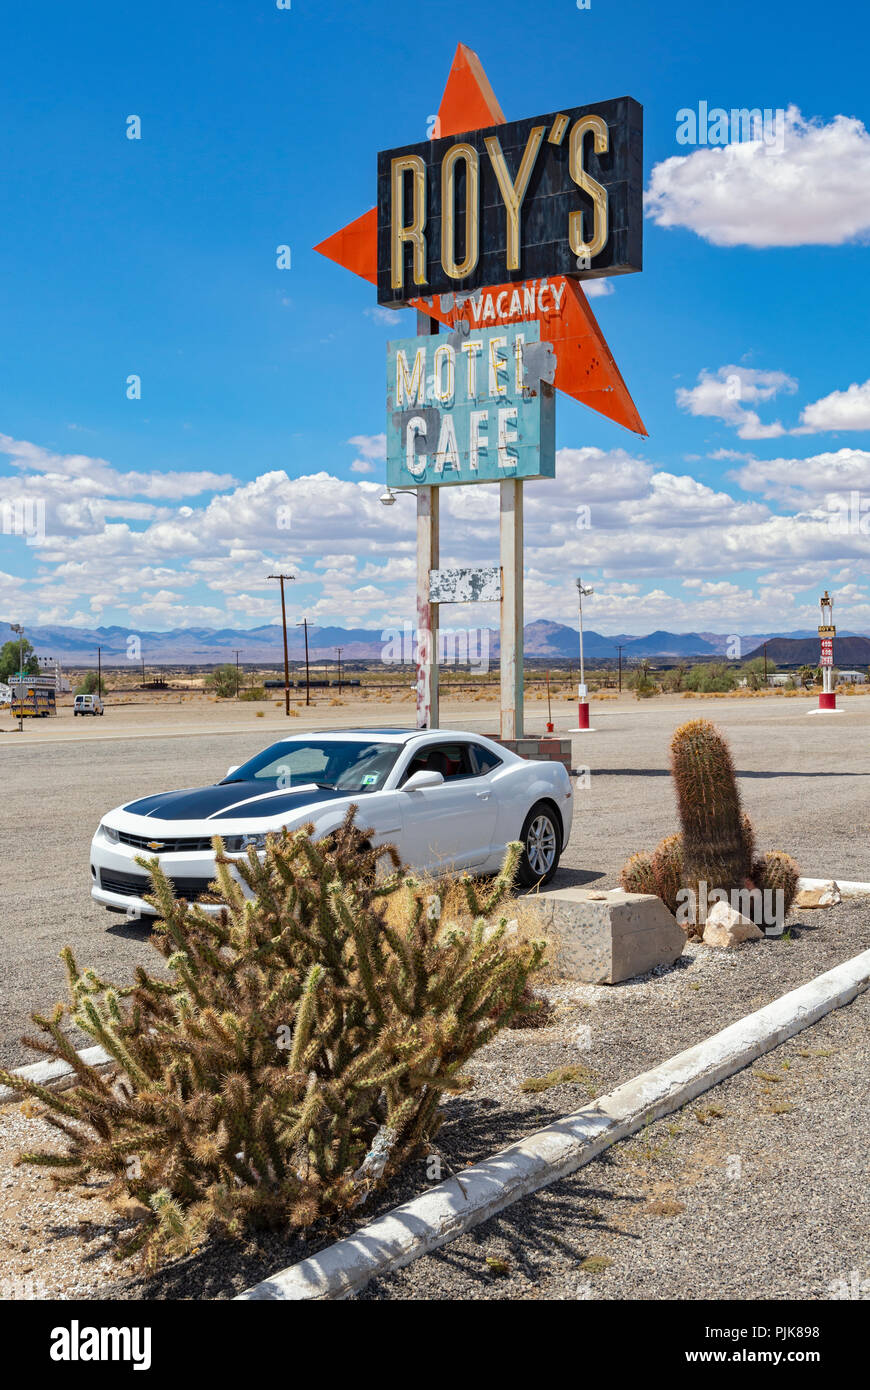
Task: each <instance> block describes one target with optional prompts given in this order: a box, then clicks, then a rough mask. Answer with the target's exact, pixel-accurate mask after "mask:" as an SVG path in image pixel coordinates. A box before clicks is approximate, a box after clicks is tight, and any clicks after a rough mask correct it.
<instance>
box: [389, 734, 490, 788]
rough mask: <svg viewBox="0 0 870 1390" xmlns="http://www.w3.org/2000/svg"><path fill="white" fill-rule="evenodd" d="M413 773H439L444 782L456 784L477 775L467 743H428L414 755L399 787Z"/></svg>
mask: <svg viewBox="0 0 870 1390" xmlns="http://www.w3.org/2000/svg"><path fill="white" fill-rule="evenodd" d="M415 772H440V773H441V776H442V777H443V778H444V781H445V782H457V781H460V780H461V779H462V778H463V777H476V776H477V775H478V774H477V772H476V770H475V769H474V767H473V766H472V763H471V759H470V758H469V750H468V744H467V743H430V744H429V746H428V747H427V748H421V749H420V751H419V753H415V754H414V756H413V758H412V759H411V761H410V762H409V764H408V766H407V768H406V769H405V771H404V773H403V775H402V780H401V782H400V783H399V785H400V786H404V784H405V783H406V782H407V780H408V778H409V777H413V775H414V773H415Z"/></svg>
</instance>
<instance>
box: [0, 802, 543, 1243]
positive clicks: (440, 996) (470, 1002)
mask: <svg viewBox="0 0 870 1390" xmlns="http://www.w3.org/2000/svg"><path fill="white" fill-rule="evenodd" d="M354 811H355V808H351V810H350V811H349V812H348V815H347V817H346V819H345V821H344V823H343V824H342V826H341V827H340V828H339V829H338V830H337V831H336V832H335V833H334V834H332V835H331V836H329V837H328V838H327V839H324V840H321V841H319V842H315V841H313V840H312V838H311V830H312V827H310V826H308V827H306V828H305V829H304V830H301V831H298V832H296V833H293V834H288V833H287V832H284V834H283V835H282V836H280V837H270V838H269V841H268V848H267V850H266V854H265V858H264V861H263V862H262V863H261V862H260V860H259V859H258V857H257V855H256V852H255V851H254V850H253V849H251V850H250V851H249V853H248V856H247V858H246V859H239V858H235V857H234V858H229V857H228V856H227V855H226V854H225V853H224V850H223V847H222V845H221V843H220V841H215V844H216V848H217V851H218V853H217V883H216V885H215V888H216V892H215V898H214V900H215V901H216V902H222V903H223V904H224V910H223V911H222V912H220V913H219V914H218V915H210V914H208V913H206V912H204V911H203V910H202V908H201V907H198V906H194V907H188V905H187V904H186V903H185V902H183V901H182V902H177V901H176V900H175V898H174V896H173V892H172V888H171V885H170V883H169V881H168V880H167V879H166V877H165V876H164V875H163V873H162V872H161V870H160V868H159V864H158V861H157V860H156V859H155V860H142V861H140V862H142V863H143V865H144V866H145V867H147V868H148V869H149V871H150V873H151V876H152V880H153V895H152V897H151V901H152V902H153V903H154V904H155V906H156V907H157V908H158V909H159V911H160V913H161V915H162V922H160V924H159V925H158V927H157V929H156V932H155V934H154V936H153V937H152V944H153V945H155V946H156V948H157V949H158V951H159V952H160V953H161V955H162V956H164V957H165V959H166V965H167V967H168V971H169V979H168V980H167V979H166V978H165V976H164V975H163V974H161V975H159V976H155V975H151V974H149V973H148V971H147V970H145V969H144V968H142V967H139V968H138V969H137V970H136V973H135V982H134V983H133V984H132V985H130V986H128V987H125V988H116V987H115V986H113V985H112V984H110V983H109V982H107V981H105V980H102V979H99V978H98V977H97V975H96V974H95V973H94V972H93V971H89V970H86V971H80V970H79V968H78V966H77V964H76V962H75V960H74V958H73V955H72V952H71V951H70V950H69V949H67V950H66V951H65V952H64V953H63V954H64V958H65V961H66V965H67V970H68V975H69V988H70V996H71V1004H70V1005H68V1006H67V1007H66V1008H64V1006H63V1005H58V1006H57V1008H56V1010H55V1012H54V1013H53V1015H52V1016H51V1017H50V1018H45V1017H42V1016H40V1015H34V1021H35V1022H36V1023H37V1024H38V1025H39V1027H40V1029H41V1030H42V1032H43V1033H44V1034H47V1035H48V1038H47V1039H44V1038H43V1039H38V1040H33V1039H32V1040H29V1042H30V1045H31V1046H34V1047H37V1048H39V1050H40V1051H42V1052H44V1053H46V1054H47V1055H48V1056H51V1057H62V1058H63V1059H64V1060H66V1061H68V1062H69V1063H70V1064H71V1065H72V1066H73V1067H74V1068H75V1071H76V1073H77V1076H78V1085H77V1086H76V1087H75V1088H74V1089H73V1090H71V1091H66V1092H64V1093H63V1094H58V1093H56V1092H53V1091H50V1090H47V1089H46V1088H44V1087H41V1086H38V1085H35V1084H33V1083H29V1082H25V1081H22V1080H21V1078H17V1077H14V1076H12V1075H10V1074H9V1073H8V1072H0V1080H2V1081H3V1082H4V1083H5V1084H6V1085H10V1086H12V1087H14V1088H15V1089H17V1090H18V1091H19V1092H20V1093H22V1094H28V1095H32V1096H35V1097H37V1098H38V1099H39V1100H40V1101H42V1102H43V1104H44V1105H45V1107H46V1118H47V1119H48V1120H49V1121H50V1123H52V1124H53V1125H54V1126H55V1127H56V1128H57V1129H58V1130H59V1131H61V1133H62V1134H63V1135H64V1136H65V1137H66V1141H67V1142H66V1148H65V1150H64V1151H63V1152H61V1153H33V1154H27V1155H24V1156H23V1157H24V1158H25V1160H26V1161H29V1162H32V1163H41V1164H44V1165H47V1166H49V1167H50V1168H51V1169H52V1172H53V1174H54V1175H55V1178H56V1180H57V1181H59V1182H61V1183H63V1184H67V1185H73V1184H78V1183H83V1182H85V1181H87V1180H88V1178H89V1176H90V1175H92V1174H107V1175H109V1177H110V1179H111V1183H110V1186H109V1189H108V1195H109V1196H114V1195H120V1194H122V1193H126V1194H128V1195H129V1196H130V1197H133V1198H135V1199H138V1201H139V1202H141V1203H143V1204H144V1205H145V1206H146V1207H147V1208H148V1210H149V1212H150V1216H149V1217H148V1218H147V1219H145V1220H144V1221H143V1222H142V1224H141V1226H140V1227H139V1228H138V1229H137V1230H136V1232H135V1233H134V1234H133V1236H132V1238H131V1239H130V1240H128V1241H127V1242H126V1244H124V1245H122V1247H121V1253H122V1254H130V1253H132V1252H133V1251H135V1250H137V1249H138V1250H143V1251H144V1254H145V1257H146V1263H147V1265H148V1266H149V1267H153V1265H154V1264H155V1263H156V1262H157V1260H158V1258H159V1256H160V1254H161V1252H162V1251H163V1250H165V1249H168V1250H183V1249H188V1248H190V1247H191V1245H192V1244H193V1243H194V1242H195V1241H196V1240H198V1239H200V1238H202V1237H203V1236H204V1235H207V1234H208V1233H210V1232H212V1231H221V1232H224V1233H229V1234H239V1233H241V1232H242V1230H243V1229H244V1227H245V1225H246V1224H247V1223H248V1222H249V1221H256V1222H258V1223H260V1224H263V1223H268V1224H276V1225H283V1224H290V1225H295V1226H307V1225H309V1224H310V1223H311V1222H313V1221H315V1220H317V1219H318V1218H320V1217H324V1216H325V1217H329V1216H332V1215H334V1214H336V1213H338V1212H340V1211H342V1210H344V1209H346V1208H348V1207H350V1206H352V1205H354V1204H356V1203H357V1202H359V1201H360V1200H362V1199H363V1198H364V1197H365V1196H366V1195H367V1193H368V1192H369V1191H370V1190H371V1189H372V1188H373V1187H375V1186H377V1185H378V1184H380V1183H383V1182H384V1181H386V1180H387V1179H388V1178H389V1177H390V1176H391V1175H392V1174H393V1173H394V1172H395V1171H396V1169H397V1168H398V1167H399V1166H400V1165H401V1164H402V1163H403V1162H404V1161H405V1160H406V1159H407V1158H408V1157H409V1156H410V1155H411V1154H412V1153H413V1152H414V1151H415V1150H416V1149H417V1148H418V1147H419V1146H420V1145H421V1144H422V1143H423V1142H424V1141H425V1140H426V1139H427V1138H429V1137H430V1136H432V1135H433V1134H434V1133H435V1131H436V1129H437V1127H438V1123H439V1113H438V1110H439V1103H440V1101H441V1098H442V1096H443V1094H444V1093H445V1092H448V1091H455V1090H461V1089H463V1088H464V1086H465V1085H466V1084H467V1083H466V1082H464V1080H463V1078H462V1068H463V1067H464V1066H465V1064H466V1063H467V1061H468V1059H469V1057H471V1055H472V1054H473V1053H474V1052H476V1051H477V1050H478V1048H480V1047H482V1046H483V1045H484V1044H485V1043H486V1042H487V1041H488V1040H489V1039H490V1038H491V1037H492V1036H493V1034H494V1033H495V1032H497V1031H498V1030H499V1029H500V1028H503V1027H505V1026H507V1025H509V1024H510V1023H511V1022H512V1021H514V1020H515V1019H516V1018H517V1017H519V1016H520V1015H521V1014H523V1013H524V1012H525V1011H527V1010H530V1009H532V1008H533V1007H534V1006H533V1005H531V1004H530V1003H529V1002H528V992H527V985H528V981H529V979H530V976H531V975H532V974H533V972H534V971H535V970H537V969H538V967H539V966H540V965H541V963H542V958H543V951H544V945H543V943H542V942H520V941H513V940H511V941H509V940H507V939H506V928H507V923H506V921H505V920H504V919H501V920H492V917H493V914H494V913H495V912H496V910H497V909H498V907H499V905H500V904H501V902H502V901H503V899H504V898H505V896H506V895H507V893H508V892H509V890H510V888H511V885H512V882H513V877H514V874H515V871H516V866H517V862H518V858H519V854H520V852H521V846H519V845H512V846H511V847H510V850H509V853H508V856H507V860H506V863H505V866H504V869H503V871H502V873H501V875H500V876H499V878H498V879H497V880H496V881H495V882H494V884H493V885H492V886H491V888H490V889H489V890H488V892H487V893H486V896H485V897H484V898H479V897H478V896H477V894H476V892H475V889H474V887H473V885H472V884H471V883H470V882H467V884H466V897H467V902H468V907H469V912H470V913H471V914H474V915H475V918H476V919H475V920H473V924H472V925H469V926H462V925H460V924H458V923H445V922H443V921H442V920H441V913H440V910H439V908H440V901H441V899H440V894H439V890H437V889H436V891H435V899H437V901H435V900H433V894H432V892H431V886H429V887H428V888H427V892H426V894H425V895H424V893H423V891H422V890H421V888H420V886H419V885H418V884H416V883H415V882H414V881H413V880H410V879H409V878H408V877H407V876H406V875H405V874H404V873H403V871H402V870H400V869H399V868H398V861H397V858H396V855H395V852H394V851H389V852H388V853H389V856H390V857H391V858H392V867H393V872H392V873H391V874H390V875H389V877H387V878H384V879H382V880H380V881H379V880H378V877H377V873H376V864H377V861H378V858H379V855H383V853H384V852H383V851H373V850H371V849H370V848H369V847H368V846H367V844H366V842H365V838H364V835H363V834H362V833H361V832H360V831H359V830H358V829H356V828H355V826H354V824H353V818H354ZM232 869H234V870H235V871H236V873H237V874H238V875H239V877H240V878H241V879H242V880H243V881H244V883H245V884H246V885H247V886H248V888H249V889H250V890H251V892H252V893H253V894H254V897H253V899H252V898H248V897H246V896H245V894H244V893H243V891H242V888H241V886H240V884H239V882H238V880H237V879H236V877H234V875H233V873H232V872H231V870H232ZM396 894H400V895H403V898H404V910H403V911H402V912H401V913H399V914H398V921H399V925H396V919H397V914H396V913H395V912H391V913H390V914H389V915H390V918H391V919H392V920H391V921H390V920H388V919H387V917H388V915H387V912H386V903H387V900H388V899H390V898H392V897H393V896H394V895H396ZM469 920H471V918H469ZM65 1015H69V1017H70V1018H71V1019H72V1021H73V1022H74V1023H75V1024H77V1026H78V1027H79V1028H81V1029H82V1030H83V1031H84V1032H86V1033H89V1034H90V1036H91V1037H92V1038H93V1039H94V1040H95V1041H96V1042H99V1043H101V1044H102V1046H103V1047H104V1048H105V1049H106V1050H107V1051H108V1052H109V1053H110V1054H111V1056H112V1057H114V1059H115V1061H116V1063H117V1074H116V1076H115V1078H114V1079H107V1078H106V1077H104V1076H101V1075H100V1074H99V1073H97V1072H96V1071H94V1070H93V1069H92V1068H91V1067H88V1066H86V1065H85V1064H84V1063H83V1062H82V1060H81V1058H79V1057H78V1055H77V1054H76V1052H75V1050H74V1049H73V1046H72V1044H71V1043H70V1041H69V1039H68V1038H67V1036H66V1034H65V1032H64V1031H63V1026H62V1025H63V1021H64V1017H65Z"/></svg>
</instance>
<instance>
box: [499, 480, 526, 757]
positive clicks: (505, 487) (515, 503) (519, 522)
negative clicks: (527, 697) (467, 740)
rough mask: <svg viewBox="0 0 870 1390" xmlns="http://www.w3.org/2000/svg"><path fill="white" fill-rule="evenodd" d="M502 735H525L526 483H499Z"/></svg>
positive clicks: (518, 481) (511, 736)
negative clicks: (524, 503)
mask: <svg viewBox="0 0 870 1390" xmlns="http://www.w3.org/2000/svg"><path fill="white" fill-rule="evenodd" d="M499 534H500V543H501V569H502V585H501V656H500V668H501V737H502V738H503V739H517V738H522V736H523V484H522V479H521V478H509V479H504V480H503V481H502V482H501V483H499Z"/></svg>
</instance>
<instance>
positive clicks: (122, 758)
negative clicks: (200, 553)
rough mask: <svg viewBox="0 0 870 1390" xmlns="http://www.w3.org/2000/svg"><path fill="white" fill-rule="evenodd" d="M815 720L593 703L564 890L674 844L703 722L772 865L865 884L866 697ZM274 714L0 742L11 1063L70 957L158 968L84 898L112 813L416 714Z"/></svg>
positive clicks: (137, 715)
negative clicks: (268, 752) (95, 849)
mask: <svg viewBox="0 0 870 1390" xmlns="http://www.w3.org/2000/svg"><path fill="white" fill-rule="evenodd" d="M812 704H813V701H812V700H811V699H803V698H800V699H793V700H792V699H785V698H784V697H783V698H780V699H774V698H771V699H765V700H757V701H756V700H749V701H737V700H724V699H720V700H716V699H695V700H685V701H684V700H680V699H670V698H667V699H666V698H664V697H662V698H660V699H657V700H655V701H648V702H639V701H636V700H634V699H633V698H631V697H626V696H624V697H623V700H622V702H621V703H620V702H619V701H613V702H610V701H608V702H607V703H601V704H594V705H593V715H594V718H593V723H594V724H595V726H596V730H597V732H595V733H594V734H589V735H588V736H578V737H577V738H575V739H574V759H575V763H576V764H577V765H578V766H583V765H586V764H588V767H589V776H588V778H586V777H584V778H580V779H578V782H577V793H576V796H575V820H574V830H573V837H572V840H571V843H570V844H569V846H568V849H567V851H566V853H565V856H564V858H563V866H562V868H560V870H559V873H558V875H557V877H556V879H555V880H554V886H555V887H560V886H568V885H569V884H572V883H588V882H594V883H596V884H598V885H599V886H605V885H606V886H610V885H612V884H615V883H616V882H617V880H618V876H619V870H620V867H621V866H622V864H623V863H624V861H625V860H626V858H627V857H628V856H629V854H631V853H633V852H634V851H635V850H637V849H641V848H651V847H652V846H653V845H655V844H656V842H657V841H658V840H659V839H660V838H661V837H662V835H664V834H666V833H668V832H670V831H671V830H674V829H676V828H677V827H676V809H675V805H674V799H673V793H672V790H671V782H670V777H669V775H668V744H669V741H670V737H671V734H672V732H673V729H674V727H675V726H676V725H677V724H678V723H680V722H682V721H683V720H685V719H687V718H689V717H698V716H705V717H707V718H711V719H714V720H715V721H716V723H717V724H718V725H719V726H720V727H721V728H722V730H723V731H724V732H725V733H726V735H727V737H728V738H729V740H730V742H731V746H732V749H733V752H734V758H735V764H736V767H737V769H738V775H739V779H740V786H741V792H742V794H743V799H744V803H745V805H746V808H747V810H748V811H749V813H750V815H751V816H752V819H753V822H754V824H755V828H756V834H757V840H758V845H759V849H760V850H765V849H774V848H779V849H785V850H788V851H789V853H791V854H793V855H795V857H796V858H797V859H798V862H799V863H800V865H801V869H802V871H803V873H804V874H806V875H808V876H810V877H828V876H830V875H831V874H834V875H837V874H839V875H840V876H841V877H843V878H852V879H870V854H868V846H867V833H866V820H867V815H866V807H867V789H868V783H870V739H868V737H867V733H868V729H870V697H866V698H863V699H861V698H853V699H851V700H844V702H843V704H844V707H845V708H846V710H847V713H845V714H843V715H842V716H832V717H831V718H829V719H824V718H819V719H810V720H809V722H807V718H806V710H807V709H809V708H811V706H812ZM266 708H267V713H266V715H265V717H264V718H263V719H261V720H257V719H256V717H254V716H252V715H251V713H250V711H249V710H248V709H246V708H245V706H244V705H242V706H240V707H239V708H234V707H233V703H232V702H231V701H228V702H224V703H222V704H221V705H205V706H203V705H202V704H200V705H197V704H195V703H185V704H175V705H171V704H166V705H161V706H160V707H159V708H157V707H155V708H154V709H144V708H142V709H139V708H138V707H137V708H136V709H133V710H121V709H112V708H111V707H110V709H109V710H108V712H107V714H106V717H105V719H97V720H93V721H90V722H88V723H87V724H85V723H84V721H82V720H73V718H72V716H71V715H68V714H67V715H66V716H65V718H59V719H58V720H57V721H48V720H46V721H42V722H40V724H39V725H38V726H31V727H28V730H27V732H26V733H25V734H23V735H20V736H19V735H13V734H11V733H9V732H8V731H7V732H5V733H3V735H2V748H3V765H4V769H5V771H6V779H5V784H4V812H5V814H4V827H3V829H2V830H0V873H2V875H3V880H2V892H3V905H4V912H3V915H2V920H0V953H2V960H3V972H2V977H0V1064H2V1065H3V1066H11V1067H15V1066H20V1065H22V1064H23V1063H24V1062H28V1061H33V1060H35V1054H34V1053H33V1052H31V1051H30V1050H29V1049H27V1048H24V1047H23V1046H22V1044H21V1036H22V1033H25V1032H27V1031H29V1029H30V1022H29V1020H30V1013H31V1011H32V1010H33V1009H38V1010H41V1011H45V1010H46V1009H48V1008H50V1007H51V1005H52V1004H53V1003H54V1001H55V1000H57V999H60V998H65V997H66V987H65V978H64V970H63V967H62V965H61V963H60V961H59V959H58V952H59V951H60V949H61V947H62V946H64V945H66V944H70V945H72V946H73V948H74V949H75V951H76V953H77V956H78V958H79V961H80V963H81V964H83V965H84V964H87V965H91V966H93V967H94V969H96V970H97V971H98V972H99V973H100V974H103V975H108V976H109V977H111V978H117V979H119V980H121V981H126V980H128V979H129V978H130V977H131V975H132V972H133V969H134V967H135V966H136V965H137V964H139V963H142V962H145V961H153V959H154V954H153V952H152V951H151V950H150V949H149V947H148V946H147V943H146V938H147V935H148V933H147V930H146V928H145V927H142V926H138V925H130V924H127V923H126V922H125V921H124V919H123V918H120V917H113V916H112V915H111V914H109V913H107V912H105V911H104V910H103V908H101V907H99V906H98V905H97V904H96V903H94V902H93V901H92V900H91V898H90V893H89V879H88V850H89V846H90V841H91V836H92V834H93V831H94V828H95V826H96V825H97V823H98V822H99V820H100V817H101V816H102V815H104V814H105V812H106V811H107V810H109V809H110V808H111V807H113V806H117V805H118V804H119V803H120V802H123V801H127V800H130V799H131V798H132V797H134V796H140V795H145V794H147V793H149V792H154V791H161V790H166V789H167V788H171V787H178V786H196V785H200V784H202V783H203V782H209V781H215V780H217V779H219V778H220V777H222V776H223V775H224V773H225V772H226V769H227V767H228V766H229V764H230V763H237V762H240V761H242V760H243V759H244V758H245V757H247V756H249V755H250V754H252V753H254V752H255V751H256V750H257V749H259V748H261V747H263V746H264V745H265V744H266V743H268V742H269V741H270V740H272V739H274V738H276V737H277V736H278V735H279V734H282V733H284V732H285V730H286V728H287V726H288V724H289V725H291V726H292V731H293V732H294V733H295V732H301V731H302V730H303V729H305V728H307V727H327V726H330V725H331V726H333V727H335V726H337V725H340V724H342V723H344V724H348V723H354V722H355V723H367V724H375V723H378V722H380V723H383V722H384V721H385V719H386V720H387V722H395V721H396V719H397V717H398V722H399V723H402V722H404V721H406V720H407V719H408V708H407V707H405V706H402V707H401V708H400V709H399V708H397V709H396V710H395V711H394V712H393V713H392V714H389V706H388V707H387V708H386V710H381V711H379V710H378V709H377V707H372V706H368V705H366V706H359V707H358V708H354V707H351V706H348V707H347V708H341V709H332V708H330V707H327V706H324V707H323V708H321V707H317V708H314V709H312V710H311V711H310V712H308V713H307V714H306V716H305V718H304V719H302V718H300V719H294V720H290V721H288V720H284V718H283V716H282V715H280V714H279V712H278V711H277V710H276V709H275V708H274V706H267V707H266ZM482 709H483V713H482V712H481V710H482ZM561 709H565V710H566V713H564V714H563V713H560V712H559V711H560V710H561ZM575 713H576V711H574V708H573V706H568V705H567V704H561V705H559V706H556V707H554V716H555V721H556V732H557V733H564V732H566V731H567V729H568V727H569V725H570V723H571V720H572V718H573V717H574V714H575ZM543 717H544V715H543V712H542V706H541V705H540V704H539V703H536V702H534V701H532V702H530V703H528V704H527V709H526V724H527V727H528V728H529V729H530V730H536V729H537V730H540V729H542V727H543V726H542V722H541V721H542V719H543ZM221 721H223V724H226V725H228V726H229V727H227V728H224V727H222V725H221ZM442 722H443V724H444V726H445V727H451V726H452V727H454V728H456V727H459V728H462V727H467V728H471V729H479V730H487V729H489V730H491V729H492V727H493V725H494V722H495V717H494V707H493V708H492V709H487V708H486V706H481V705H480V704H470V705H465V706H462V705H459V704H458V703H454V702H453V701H452V700H451V701H448V702H447V703H446V708H445V715H444V718H443V720H442ZM67 726H69V727H67ZM137 730H138V732H136V731H137ZM19 738H20V739H21V740H22V741H21V742H16V740H17V739H19ZM820 808H821V809H820ZM856 827H859V828H860V829H859V831H858V833H856Z"/></svg>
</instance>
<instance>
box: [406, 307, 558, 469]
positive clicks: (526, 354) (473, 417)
mask: <svg viewBox="0 0 870 1390" xmlns="http://www.w3.org/2000/svg"><path fill="white" fill-rule="evenodd" d="M539 337H540V330H539V328H538V325H537V323H522V324H511V325H506V326H504V327H501V328H489V329H482V330H481V331H477V330H474V331H472V332H470V333H469V334H468V335H466V336H463V335H461V334H458V333H455V334H454V333H451V334H450V335H444V336H441V337H440V338H439V336H438V335H434V336H433V335H424V336H421V337H417V338H403V339H399V340H397V341H395V342H391V343H389V345H388V347H387V484H388V485H389V486H390V487H408V486H414V485H416V486H425V487H430V486H433V485H438V484H447V483H484V482H486V483H490V482H498V481H504V480H508V479H521V478H552V477H555V472H556V452H555V397H554V392H553V388H552V386H551V385H549V384H548V383H547V381H546V377H547V375H548V374H549V375H550V376H552V368H551V366H550V361H551V353H550V349H549V344H547V343H544V344H541V343H540V341H539ZM542 378H544V379H542Z"/></svg>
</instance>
